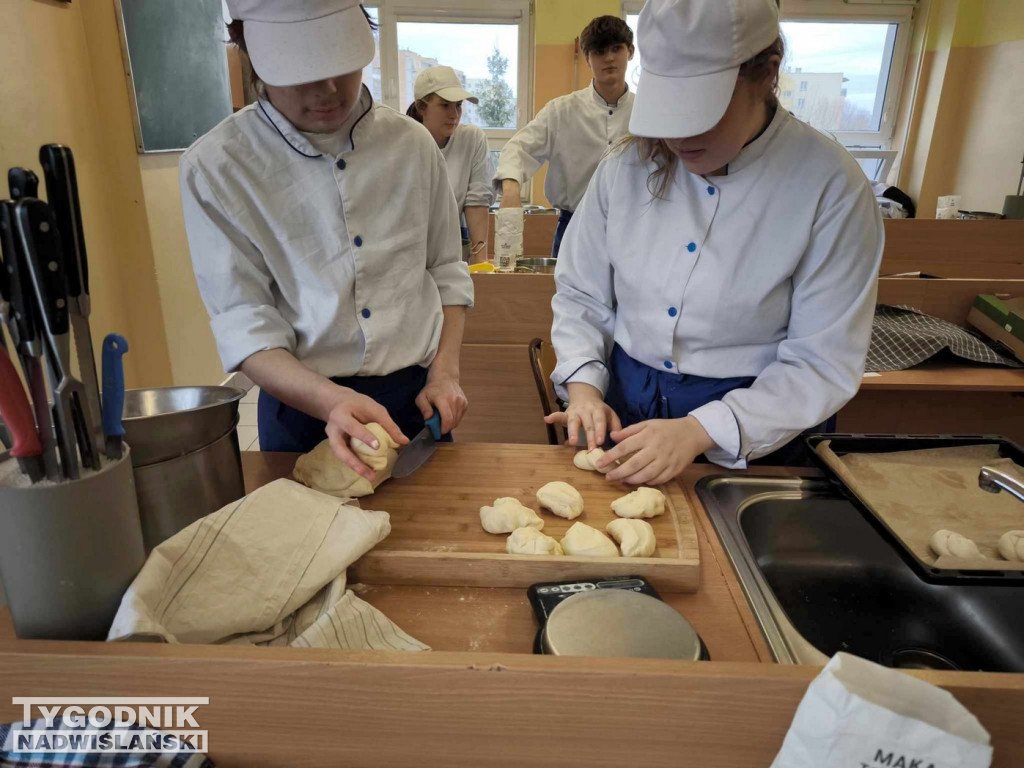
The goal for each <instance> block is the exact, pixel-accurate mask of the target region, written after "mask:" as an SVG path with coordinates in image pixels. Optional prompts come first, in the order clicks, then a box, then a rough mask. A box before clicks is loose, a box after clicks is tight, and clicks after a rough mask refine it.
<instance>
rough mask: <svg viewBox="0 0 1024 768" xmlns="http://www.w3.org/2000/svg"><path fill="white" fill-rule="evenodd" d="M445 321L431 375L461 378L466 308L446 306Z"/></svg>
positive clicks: (431, 367)
mask: <svg viewBox="0 0 1024 768" xmlns="http://www.w3.org/2000/svg"><path fill="white" fill-rule="evenodd" d="M443 311H444V323H443V324H442V326H441V341H440V342H439V344H438V347H437V354H436V355H435V356H434V360H433V362H432V363H431V364H430V374H429V375H430V376H437V375H446V376H450V377H452V378H454V379H456V380H457V379H458V378H459V357H460V354H461V352H462V334H463V332H464V331H465V328H466V308H465V307H462V306H449V307H444V308H443Z"/></svg>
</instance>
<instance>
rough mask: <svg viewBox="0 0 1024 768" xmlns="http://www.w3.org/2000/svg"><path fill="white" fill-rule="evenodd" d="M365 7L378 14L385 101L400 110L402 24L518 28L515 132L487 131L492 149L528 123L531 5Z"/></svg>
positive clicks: (461, 2)
mask: <svg viewBox="0 0 1024 768" xmlns="http://www.w3.org/2000/svg"><path fill="white" fill-rule="evenodd" d="M366 5H367V6H368V7H371V8H376V9H377V20H378V24H379V30H378V41H379V42H378V45H379V46H380V79H381V101H382V102H383V103H384V104H385V105H387V106H389V107H391V108H392V109H395V110H398V109H399V101H398V24H399V22H413V23H416V22H419V23H428V24H430V23H438V22H441V23H444V22H448V23H461V24H516V25H518V27H519V40H518V52H517V55H518V57H519V60H518V62H517V65H518V72H517V76H516V127H515V128H512V129H509V128H485V129H484V133H485V134H486V135H487V145H488V147H489V148H490V149H498V150H500V149H501V148H502V147H504V146H505V142H507V141H508V140H509V139H510V138H512V136H513V134H515V132H516V131H517V130H519V128H522V127H523V126H524V125H526V123H527V122H528V121H529V119H530V105H531V104H532V103H533V98H532V97H533V85H532V84H533V55H532V53H531V50H530V48H531V42H532V40H533V12H532V4H531V2H530V0H504V1H503V2H502V4H501V8H500V9H497V8H495V7H494V6H493V5H491V6H488V4H487V0H377V2H367V3H366Z"/></svg>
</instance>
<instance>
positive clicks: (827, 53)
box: [622, 0, 914, 156]
mask: <svg viewBox="0 0 1024 768" xmlns="http://www.w3.org/2000/svg"><path fill="white" fill-rule="evenodd" d="M642 6H643V2H642V1H641V0H623V4H622V13H623V15H624V16H625V18H626V23H627V24H629V26H630V28H632V30H633V32H634V33H636V27H637V22H638V20H639V13H640V8H641V7H642ZM783 7H784V11H783V21H782V33H783V36H784V38H785V40H786V60H785V61H784V62H783V68H782V72H781V75H780V82H779V87H780V92H781V99H780V101H781V102H782V105H783V106H784V107H785V108H786V109H788V110H790V111H792V112H793V113H794V114H795V115H796V116H797V117H798V118H800V119H801V120H804V121H805V122H808V123H810V124H811V125H813V126H814V127H816V128H819V129H821V130H824V131H827V132H829V133H832V134H834V135H835V136H836V138H837V139H839V141H841V142H842V143H843V144H844V145H845V146H846V147H848V148H851V149H852V150H857V149H858V148H864V149H865V151H868V150H870V151H871V152H873V153H876V154H877V152H878V151H879V150H891V148H892V140H893V131H894V129H895V123H896V112H897V108H898V99H899V94H900V86H901V84H902V78H903V72H904V69H905V67H906V61H907V56H908V53H909V50H910V38H911V34H912V30H911V24H912V22H913V10H914V9H913V6H912V4H899V5H897V4H895V3H894V4H892V5H886V4H878V3H868V4H859V3H852V2H851V3H843V4H842V5H840V4H839V3H837V2H834V0H786V2H785V3H784V4H783ZM642 53H643V52H642V51H641V50H639V46H638V49H637V54H636V56H635V57H634V59H633V62H632V66H631V69H630V71H629V73H628V75H627V76H628V77H629V78H630V79H629V82H630V86H631V87H633V86H634V85H635V83H636V77H637V76H638V75H639V71H640V60H641V54H642ZM795 93H798V94H799V96H797V97H796V98H794V94H795ZM854 155H855V156H856V155H857V152H856V151H854Z"/></svg>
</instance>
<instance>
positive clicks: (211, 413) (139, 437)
mask: <svg viewBox="0 0 1024 768" xmlns="http://www.w3.org/2000/svg"><path fill="white" fill-rule="evenodd" d="M243 397H245V391H244V390H241V389H238V388H237V387H157V388H153V389H129V390H127V391H125V393H124V411H123V422H124V431H125V441H126V442H127V443H128V445H130V446H131V448H132V465H133V466H136V467H143V466H146V465H149V464H155V463H156V462H158V461H166V460H167V459H173V458H175V457H177V456H184V455H185V454H186V453H191V452H192V451H197V450H199V449H200V448H202V447H204V446H207V445H209V444H210V443H212V442H214V441H216V440H218V439H219V438H221V437H223V436H224V433H226V432H227V431H228V430H230V429H232V428H233V427H234V424H235V417H236V416H237V415H238V401H239V400H241V399H242V398H243Z"/></svg>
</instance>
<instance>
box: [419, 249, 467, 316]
mask: <svg viewBox="0 0 1024 768" xmlns="http://www.w3.org/2000/svg"><path fill="white" fill-rule="evenodd" d="M429 272H430V276H431V277H432V278H433V279H434V283H435V284H436V285H437V291H438V293H440V294H441V306H444V307H472V306H473V278H471V277H470V276H469V267H468V266H467V265H466V264H465V263H464V262H463V261H462V254H461V253H460V254H459V260H458V261H451V262H448V263H446V264H439V265H438V266H436V267H431V268H430V270H429Z"/></svg>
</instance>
